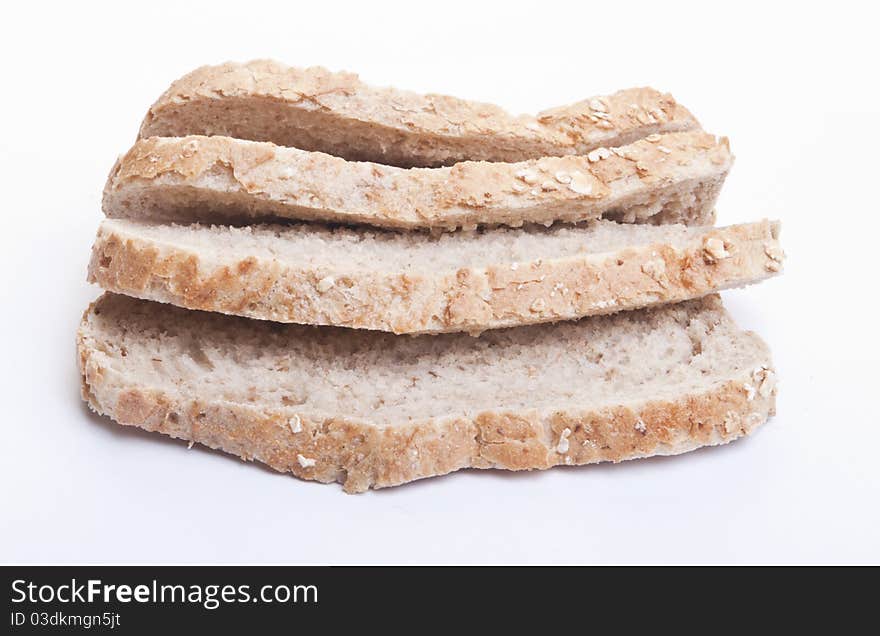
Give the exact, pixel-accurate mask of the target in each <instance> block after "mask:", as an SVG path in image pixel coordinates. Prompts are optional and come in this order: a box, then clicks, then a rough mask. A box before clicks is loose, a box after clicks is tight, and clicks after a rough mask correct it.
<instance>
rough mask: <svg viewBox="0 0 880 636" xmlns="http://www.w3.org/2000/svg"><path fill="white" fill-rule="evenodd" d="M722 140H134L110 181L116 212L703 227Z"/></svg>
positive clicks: (388, 222)
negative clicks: (455, 150)
mask: <svg viewBox="0 0 880 636" xmlns="http://www.w3.org/2000/svg"><path fill="white" fill-rule="evenodd" d="M731 162H732V157H731V155H730V151H729V148H728V145H727V140H726V139H720V140H719V139H716V138H715V137H714V136H712V135H709V134H707V133H704V132H699V131H698V132H686V133H673V134H669V135H657V136H653V137H648V138H646V139H644V140H640V141H637V142H635V143H633V144H630V145H628V146H623V147H620V148H615V149H613V150H608V149H605V148H603V149H601V150H595V151H593V152H592V153H590V154H589V155H587V156H584V157H545V158H542V159H537V160H532V161H526V162H521V163H513V164H508V163H488V162H471V161H467V162H463V163H459V164H456V165H455V166H452V167H451V168H394V167H389V166H383V165H379V164H374V163H364V162H352V161H346V160H345V159H340V158H339V157H333V156H331V155H327V154H323V153H315V152H307V151H304V150H298V149H295V148H285V147H282V146H276V145H274V144H271V143H264V142H255V141H243V140H240V139H232V138H229V137H183V138H167V137H154V138H150V139H145V140H141V141H139V142H138V143H137V144H135V146H134V147H133V148H132V149H131V150H130V151H129V152H128V153H127V154H126V155H125V156H123V157H122V158H121V159H120V160H119V161H118V162H117V164H116V166H115V167H114V168H113V171H112V172H111V174H110V177H109V179H108V181H107V185H106V187H105V189H104V201H103V208H104V212H105V213H106V214H107V216H110V217H133V218H150V219H154V220H172V221H181V220H202V221H218V220H229V219H237V220H242V219H244V220H253V219H255V218H267V217H275V218H285V219H299V220H308V221H311V220H320V221H331V222H340V223H357V224H369V225H374V226H379V227H385V228H397V229H419V228H423V229H424V228H439V229H454V228H456V227H475V226H477V225H499V224H504V225H510V226H519V225H522V224H523V223H524V222H531V223H544V224H550V223H552V222H554V221H583V220H589V219H596V218H600V217H606V218H611V219H613V220H620V221H627V222H652V223H676V222H682V223H687V224H694V225H708V224H711V222H712V220H713V219H714V204H715V199H716V197H717V195H718V192H719V190H720V188H721V185H722V183H723V181H724V178H725V177H726V175H727V172H728V170H729V169H730V165H731Z"/></svg>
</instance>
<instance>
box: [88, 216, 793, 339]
mask: <svg viewBox="0 0 880 636" xmlns="http://www.w3.org/2000/svg"><path fill="white" fill-rule="evenodd" d="M778 234H779V226H778V224H777V223H774V222H770V221H762V222H758V223H750V224H746V225H735V226H731V227H725V228H711V227H687V226H684V225H659V226H653V225H631V224H621V223H615V222H612V221H595V222H592V223H590V224H587V225H583V224H582V225H577V226H558V225H556V226H553V227H551V228H544V227H541V226H531V227H527V228H523V229H520V230H512V229H506V228H499V229H494V230H486V231H478V232H456V233H448V234H436V235H431V234H426V233H418V232H417V233H397V232H383V231H374V230H363V229H351V228H336V229H331V228H328V227H325V226H321V225H314V224H293V225H284V226H282V225H256V226H247V227H241V228H236V227H227V226H207V225H198V224H193V225H173V224H158V223H154V222H146V221H132V220H125V219H107V220H105V221H104V222H103V223H102V224H101V227H100V229H99V230H98V235H97V238H96V240H95V244H94V246H93V248H92V258H91V262H90V264H89V280H90V281H91V282H95V283H97V284H99V285H100V286H101V287H103V288H105V289H107V290H109V291H113V292H118V293H122V294H127V295H130V296H136V297H138V298H145V299H149V300H156V301H161V302H165V303H172V304H175V305H179V306H181V307H187V308H189V309H202V310H208V311H218V312H222V313H227V314H237V315H241V316H249V317H251V318H259V319H264V320H273V321H277V322H294V323H302V324H312V325H335V326H344V327H355V328H360V329H376V330H381V331H392V332H395V333H420V332H448V331H468V332H471V333H476V332H481V331H483V330H485V329H493V328H498V327H509V326H516V325H524V324H530V323H540V322H552V321H558V320H564V319H572V318H579V317H581V316H587V315H593V314H604V313H611V312H614V311H618V310H621V309H634V308H638V307H645V306H650V305H655V304H660V303H668V302H677V301H682V300H687V299H691V298H696V297H699V296H702V295H705V294H707V293H709V292H712V291H717V290H721V289H726V288H730V287H736V286H742V285H745V284H748V283H754V282H757V281H760V280H763V279H764V278H767V277H768V276H772V275H774V274H775V273H777V272H778V271H780V269H781V261H782V250H781V248H780V246H779V241H778Z"/></svg>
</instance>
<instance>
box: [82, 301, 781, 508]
mask: <svg viewBox="0 0 880 636" xmlns="http://www.w3.org/2000/svg"><path fill="white" fill-rule="evenodd" d="M78 352H79V364H80V369H81V372H82V380H83V383H82V389H83V396H84V398H85V399H86V400H87V401H88V403H89V404H90V405H91V407H92V408H93V409H95V410H96V411H97V412H99V413H102V414H105V415H109V416H110V417H112V418H113V419H114V420H116V421H117V422H119V423H120V424H123V425H130V426H138V427H140V428H143V429H146V430H150V431H157V432H161V433H164V434H166V435H170V436H172V437H176V438H180V439H184V440H188V441H194V442H197V443H199V444H203V445H205V446H208V447H210V448H217V449H222V450H224V451H226V452H229V453H232V454H234V455H238V456H240V457H242V458H244V459H246V460H257V461H261V462H263V463H265V464H267V465H269V466H271V467H272V468H274V469H276V470H279V471H284V472H291V473H293V474H294V475H297V476H299V477H302V478H305V479H313V480H318V481H322V482H334V481H339V482H341V483H342V484H343V485H344V488H345V490H346V491H348V492H361V491H363V490H366V489H368V488H380V487H385V486H394V485H397V484H402V483H405V482H409V481H412V480H415V479H420V478H423V477H429V476H432V475H442V474H445V473H449V472H452V471H455V470H459V469H462V468H503V469H509V470H529V469H545V468H550V467H552V466H556V465H560V464H561V465H577V464H589V463H594V462H601V461H614V462H617V461H622V460H625V459H631V458H637V457H644V456H648V455H671V454H676V453H682V452H685V451H688V450H691V449H694V448H697V447H699V446H705V445H713V444H722V443H725V442H728V441H731V440H733V439H736V438H737V437H740V436H742V435H747V434H749V433H751V432H752V431H753V430H754V429H755V428H756V427H757V426H758V425H759V424H761V423H762V422H764V421H765V420H766V418H767V417H768V415H770V414H772V413H773V409H774V402H775V392H776V388H775V376H774V374H773V367H772V363H771V361H770V356H769V352H768V351H767V348H766V346H765V345H764V344H763V342H761V340H760V339H759V338H758V337H757V336H756V335H754V334H752V333H750V332H744V331H742V330H740V329H738V328H737V327H736V325H735V324H734V323H733V322H732V320H731V319H730V317H729V316H728V314H727V313H726V312H725V311H724V309H723V307H722V305H721V301H720V299H719V298H718V297H717V296H709V297H706V298H703V299H701V300H695V301H690V302H685V303H680V304H676V305H670V306H664V307H661V308H656V309H647V310H640V311H634V312H623V313H619V314H615V315H613V316H602V317H595V318H590V319H585V320H581V321H577V322H566V323H558V324H554V325H538V326H531V327H523V328H519V329H509V330H497V331H492V332H487V333H486V334H484V335H483V336H482V337H480V338H471V337H469V336H467V335H463V334H446V335H439V336H416V337H399V336H392V335H389V334H382V333H373V332H367V331H355V330H346V329H335V328H315V327H303V326H297V325H281V324H275V323H269V322H261V321H253V320H248V319H243V318H237V317H231V316H224V315H220V314H214V313H203V312H194V311H187V310H183V309H178V308H175V307H169V306H167V305H160V304H158V303H153V302H148V301H142V300H136V299H132V298H128V297H125V296H117V295H113V294H105V295H104V296H103V297H102V298H101V299H99V300H98V301H97V302H96V303H94V304H93V305H92V306H91V307H90V308H89V309H88V310H87V311H86V313H85V315H84V317H83V321H82V324H81V327H80V330H79V332H78Z"/></svg>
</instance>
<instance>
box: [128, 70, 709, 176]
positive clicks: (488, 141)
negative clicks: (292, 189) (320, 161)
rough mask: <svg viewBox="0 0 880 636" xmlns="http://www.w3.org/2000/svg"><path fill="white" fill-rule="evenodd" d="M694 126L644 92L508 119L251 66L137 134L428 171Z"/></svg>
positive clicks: (201, 90) (155, 110)
mask: <svg viewBox="0 0 880 636" xmlns="http://www.w3.org/2000/svg"><path fill="white" fill-rule="evenodd" d="M698 127H699V124H698V123H697V121H696V119H694V117H693V115H691V114H690V113H689V112H688V111H687V110H686V109H685V108H684V107H682V106H681V105H679V104H677V103H676V102H675V100H674V99H673V98H672V96H671V95H667V94H661V93H659V92H657V91H655V90H654V89H651V88H633V89H628V90H623V91H620V92H618V93H615V94H613V95H609V96H607V97H594V98H592V99H588V100H584V101H582V102H579V103H577V104H572V105H571V106H565V107H562V108H554V109H552V110H547V111H545V112H543V113H540V114H539V115H538V116H537V117H530V116H520V117H515V116H513V115H510V114H509V113H506V112H505V111H503V110H502V109H500V108H498V107H497V106H493V105H491V104H482V103H478V102H470V101H465V100H462V99H456V98H454V97H446V96H443V95H417V94H415V93H410V92H406V91H399V90H395V89H392V88H374V87H371V86H367V85H365V84H363V83H362V82H360V81H359V80H358V77H357V75H353V74H350V73H331V72H329V71H327V70H326V69H323V68H306V69H299V68H291V67H288V66H285V65H283V64H279V63H277V62H272V61H267V60H258V61H254V62H250V63H248V64H233V63H229V64H222V65H220V66H206V67H203V68H200V69H197V70H196V71H194V72H192V73H190V74H189V75H186V76H184V77H183V78H181V79H179V80H177V81H176V82H174V84H172V85H171V87H170V88H169V89H168V90H167V91H166V92H165V93H164V94H163V95H162V96H161V97H160V98H159V100H158V101H157V102H156V103H155V104H153V106H152V108H150V111H149V112H148V113H147V116H146V118H145V119H144V122H143V124H142V126H141V131H140V136H141V137H157V136H159V137H183V136H186V135H223V136H228V137H238V138H241V139H251V140H255V141H271V142H274V143H276V144H279V145H282V146H293V147H296V148H302V149H303V150H317V151H321V152H326V153H329V154H333V155H337V156H340V157H344V158H346V159H350V160H352V161H375V162H378V163H384V164H389V165H396V166H402V167H412V166H422V167H439V166H442V165H451V164H453V163H457V162H459V161H464V160H486V161H510V162H512V161H522V160H524V159H534V158H537V157H543V156H560V155H585V154H587V153H588V152H590V151H591V150H595V149H596V148H600V147H603V146H606V147H607V146H620V145H623V144H628V143H630V142H632V141H635V140H636V139H640V138H642V137H646V136H647V135H650V134H653V133H662V132H676V131H682V130H691V129H696V128H698Z"/></svg>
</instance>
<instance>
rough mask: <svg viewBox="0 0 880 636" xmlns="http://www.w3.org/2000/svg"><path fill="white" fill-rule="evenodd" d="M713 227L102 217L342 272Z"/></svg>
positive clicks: (475, 260)
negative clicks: (393, 226)
mask: <svg viewBox="0 0 880 636" xmlns="http://www.w3.org/2000/svg"><path fill="white" fill-rule="evenodd" d="M711 229H712V228H710V227H689V226H684V225H631V224H622V223H615V222H613V221H594V222H591V223H583V224H580V225H554V226H552V227H549V228H546V227H543V226H540V225H530V226H527V227H525V228H523V229H520V230H515V229H508V228H495V229H489V230H484V231H473V232H456V233H446V234H437V233H435V234H430V233H426V232H407V233H404V232H392V231H382V230H373V229H352V228H347V227H338V228H330V227H327V226H324V225H318V224H305V223H298V224H290V225H252V226H244V227H232V226H225V225H203V224H190V225H178V224H164V223H156V222H150V221H134V220H127V219H106V220H104V221H103V223H102V229H101V231H102V232H108V233H109V232H113V233H116V234H117V235H119V236H120V237H126V236H130V237H132V238H137V239H142V240H147V241H150V242H152V243H154V244H156V245H158V246H164V247H167V248H169V249H177V250H181V251H189V252H194V253H197V254H198V255H199V258H200V259H201V260H203V261H204V262H206V263H216V262H221V261H223V262H227V261H230V260H243V259H246V258H251V257H253V258H256V259H259V260H271V259H277V260H279V261H281V262H283V263H285V264H287V265H290V266H292V267H310V266H311V267H315V266H321V267H322V268H327V267H329V268H331V269H335V270H338V271H348V272H351V271H374V272H436V271H438V270H447V271H448V270H457V269H459V268H462V267H485V266H489V265H494V264H498V263H525V262H533V261H536V260H539V259H543V260H551V259H562V258H566V257H573V256H578V255H582V256H589V255H591V254H596V255H600V254H603V253H607V252H614V251H617V250H621V249H625V248H632V247H638V246H643V245H652V244H660V243H662V244H666V245H670V246H673V247H681V246H684V245H686V244H687V243H688V242H689V241H690V240H692V239H693V238H695V237H699V236H702V235H704V234H706V233H707V232H709V231H710V230H711Z"/></svg>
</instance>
